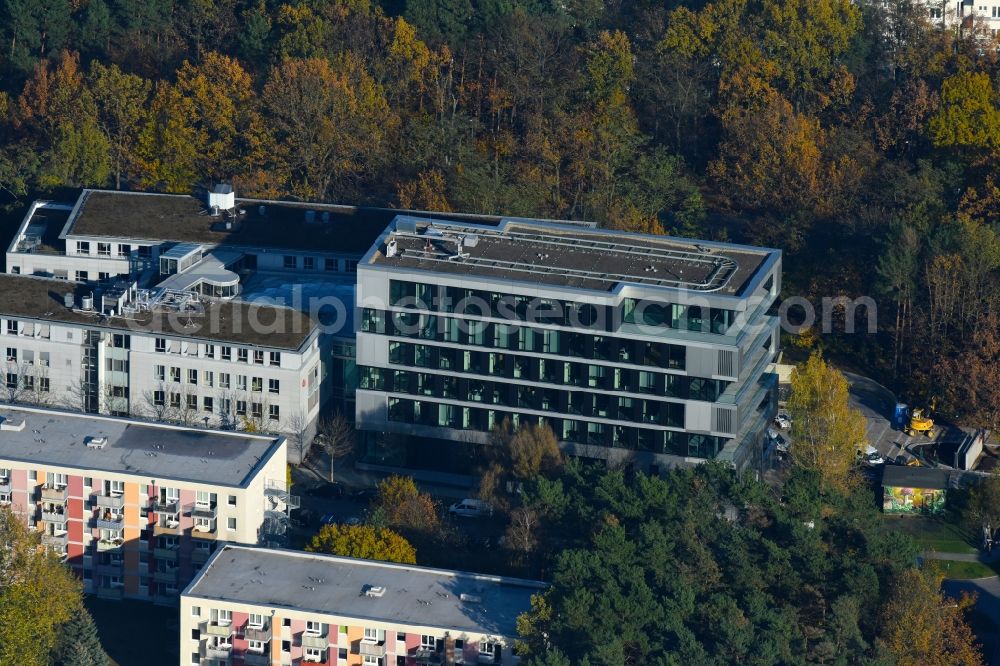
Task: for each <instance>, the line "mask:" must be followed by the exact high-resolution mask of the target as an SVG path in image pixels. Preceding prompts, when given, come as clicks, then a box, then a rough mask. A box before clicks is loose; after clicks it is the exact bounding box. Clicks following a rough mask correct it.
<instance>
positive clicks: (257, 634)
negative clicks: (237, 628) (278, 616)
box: [243, 627, 271, 642]
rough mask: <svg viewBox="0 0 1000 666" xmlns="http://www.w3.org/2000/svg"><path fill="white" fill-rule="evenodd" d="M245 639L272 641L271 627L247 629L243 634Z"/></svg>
mask: <svg viewBox="0 0 1000 666" xmlns="http://www.w3.org/2000/svg"><path fill="white" fill-rule="evenodd" d="M243 637H244V638H246V639H247V640H248V641H265V642H266V641H269V640H271V627H247V628H246V630H244V632H243Z"/></svg>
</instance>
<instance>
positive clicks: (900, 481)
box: [882, 465, 981, 490]
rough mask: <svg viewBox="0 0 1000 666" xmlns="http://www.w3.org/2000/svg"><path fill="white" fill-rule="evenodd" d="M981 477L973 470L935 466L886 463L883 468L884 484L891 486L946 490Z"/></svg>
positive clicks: (973, 481) (884, 485)
mask: <svg viewBox="0 0 1000 666" xmlns="http://www.w3.org/2000/svg"><path fill="white" fill-rule="evenodd" d="M979 478H981V477H980V476H979V475H977V474H975V473H971V472H963V471H962V470H957V469H944V468H934V467H910V466H908V465H885V466H884V467H883V468H882V486H883V487H889V488H925V489H929V490H944V489H947V488H959V487H962V486H964V485H966V484H968V483H975V482H977V481H978V480H979Z"/></svg>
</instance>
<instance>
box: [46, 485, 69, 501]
mask: <svg viewBox="0 0 1000 666" xmlns="http://www.w3.org/2000/svg"><path fill="white" fill-rule="evenodd" d="M67 496H68V492H67V490H66V486H58V487H52V486H42V501H52V502H65V501H66V497H67Z"/></svg>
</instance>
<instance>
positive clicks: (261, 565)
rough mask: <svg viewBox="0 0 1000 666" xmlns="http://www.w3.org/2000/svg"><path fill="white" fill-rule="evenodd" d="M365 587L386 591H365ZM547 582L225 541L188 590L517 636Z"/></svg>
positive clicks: (198, 594) (196, 594)
mask: <svg viewBox="0 0 1000 666" xmlns="http://www.w3.org/2000/svg"><path fill="white" fill-rule="evenodd" d="M367 586H376V587H384V588H385V593H384V595H382V596H381V597H370V596H366V595H365V593H364V591H365V590H366V589H367ZM543 589H545V584H544V583H540V582H536V581H528V580H523V579H519V578H505V577H501V576H489V575H481V574H472V573H465V572H459V571H446V570H440V569H428V568H426V567H418V566H412V565H406V564H392V563H389V562H376V561H374V560H359V559H354V558H349V557H337V556H333V555H321V554H317V553H306V552H300V551H291V550H275V549H267V548H254V547H243V546H232V545H227V546H226V547H225V548H223V549H221V550H220V551H218V552H217V553H216V555H215V556H213V558H212V559H211V560H210V561H209V562H208V564H207V565H206V566H205V567H204V568H203V569H202V573H201V574H200V575H199V576H198V577H197V578H196V579H195V580H194V582H193V583H191V585H190V586H189V587H188V589H187V590H186V591H185V593H184V595H185V596H193V597H202V598H206V599H217V600H223V601H231V602H234V603H246V604H256V605H260V606H280V607H283V608H292V609H295V610H299V611H305V612H314V613H321V614H329V615H341V616H346V617H351V618H358V619H361V620H371V621H375V622H386V623H397V624H404V625H415V626H422V627H438V628H441V629H448V630H453V631H468V632H476V633H483V634H491V635H497V636H507V637H511V636H516V635H517V626H516V622H517V616H518V615H520V614H521V613H524V612H525V611H528V610H530V608H531V595H533V594H537V593H538V592H539V591H541V590H543ZM462 595H471V596H470V597H466V600H463V598H462Z"/></svg>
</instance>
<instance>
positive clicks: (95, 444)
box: [86, 437, 108, 449]
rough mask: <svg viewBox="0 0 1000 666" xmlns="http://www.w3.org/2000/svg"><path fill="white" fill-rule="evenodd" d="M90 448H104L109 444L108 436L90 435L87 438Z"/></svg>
mask: <svg viewBox="0 0 1000 666" xmlns="http://www.w3.org/2000/svg"><path fill="white" fill-rule="evenodd" d="M86 444H87V448H88V449H103V448H104V447H105V446H107V445H108V438H107V437H88V438H87V439H86Z"/></svg>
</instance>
